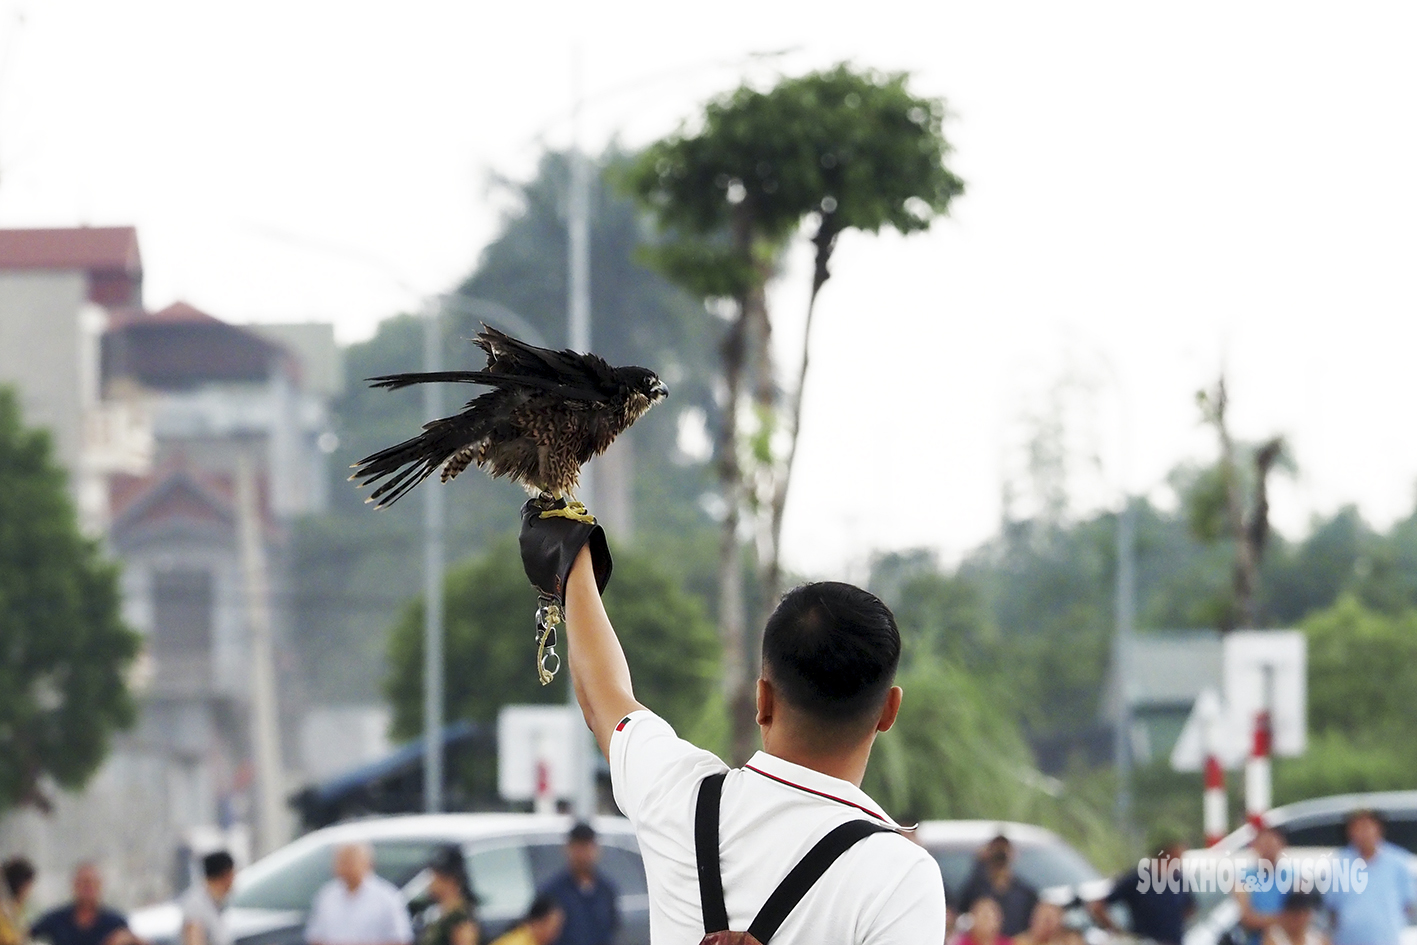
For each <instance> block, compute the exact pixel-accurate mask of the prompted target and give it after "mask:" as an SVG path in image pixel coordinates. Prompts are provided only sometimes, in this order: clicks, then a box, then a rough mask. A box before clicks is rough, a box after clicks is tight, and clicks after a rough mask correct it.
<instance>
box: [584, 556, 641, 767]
mask: <svg viewBox="0 0 1417 945" xmlns="http://www.w3.org/2000/svg"><path fill="white" fill-rule="evenodd" d="M566 636H567V637H568V638H569V639H568V640H567V641H566V645H567V647H568V648H569V652H568V659H569V661H570V665H571V681H572V682H573V683H574V684H575V687H576V700H577V701H578V702H580V704H581V712H583V713H585V720H586V724H587V725H589V726H590V730H591V731H592V732H594V733H595V740H596V743H597V744H599V745H600V750H601V752H603V753H604V754H605V755H606V757H609V754H610V736H611V734H612V733H613V732H614V731H615V726H616V725H618V724H619V723H620V720H621V719H623V718H624V717H625V716H627V715H629V714H630V713H631V712H634V711H635V710H636V709H643V708H644V706H642V705H640V704H639V703H638V702H636V701H635V691H634V687H633V686H632V685H631V684H630V664H629V663H627V662H625V651H624V650H623V649H621V648H620V639H619V638H618V637H616V636H615V628H614V627H612V626H611V625H610V617H609V616H607V615H606V613H605V605H604V603H603V602H602V601H601V599H600V591H599V590H598V589H597V588H596V583H595V570H594V568H593V567H592V565H591V556H590V548H589V547H583V548H581V550H580V553H579V554H578V555H577V556H576V563H575V564H574V565H573V566H572V568H571V574H570V578H569V579H568V580H567V582H566Z"/></svg>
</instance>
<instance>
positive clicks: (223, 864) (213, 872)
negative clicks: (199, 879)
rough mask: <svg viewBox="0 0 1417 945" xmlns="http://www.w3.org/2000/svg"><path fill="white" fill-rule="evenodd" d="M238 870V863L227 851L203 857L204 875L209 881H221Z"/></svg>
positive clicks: (219, 851)
mask: <svg viewBox="0 0 1417 945" xmlns="http://www.w3.org/2000/svg"><path fill="white" fill-rule="evenodd" d="M234 869H236V861H235V860H233V859H232V858H231V854H230V853H227V852H226V851H225V850H218V851H216V852H215V853H208V854H207V855H206V856H204V857H202V875H203V876H205V877H206V878H207V879H220V878H221V877H223V876H225V875H226V874H227V873H230V872H231V871H232V870H234Z"/></svg>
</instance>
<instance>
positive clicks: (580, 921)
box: [542, 823, 620, 945]
mask: <svg viewBox="0 0 1417 945" xmlns="http://www.w3.org/2000/svg"><path fill="white" fill-rule="evenodd" d="M599 862H600V844H598V843H597V842H596V839H595V830H594V828H592V827H591V825H590V824H584V823H582V824H576V825H575V826H574V827H572V828H571V832H570V835H569V836H568V837H567V838H566V870H565V872H563V873H561V874H559V875H558V876H556V877H555V878H554V879H552V880H551V882H549V883H547V884H546V888H545V889H544V890H542V891H543V892H545V893H547V894H549V895H550V896H551V898H553V899H555V900H556V901H557V902H558V903H560V905H561V911H562V912H563V913H564V914H565V925H564V926H563V927H562V929H561V934H560V937H558V938H557V939H556V945H610V941H611V939H613V938H614V937H615V930H616V929H617V928H619V926H620V905H619V898H620V892H619V890H617V889H616V888H615V884H614V883H612V882H611V881H610V880H608V879H606V878H605V877H604V876H602V875H600V872H599V871H598V870H597V869H596V868H595V867H596V864H597V863H599Z"/></svg>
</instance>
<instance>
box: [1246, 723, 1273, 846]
mask: <svg viewBox="0 0 1417 945" xmlns="http://www.w3.org/2000/svg"><path fill="white" fill-rule="evenodd" d="M1273 747H1274V724H1273V721H1272V719H1271V718H1270V714H1269V709H1268V708H1264V709H1261V710H1260V711H1258V712H1256V713H1255V737H1254V742H1253V743H1252V745H1251V747H1250V757H1249V760H1247V761H1246V762H1245V819H1246V820H1247V821H1249V823H1250V825H1251V826H1252V827H1254V828H1255V829H1256V830H1258V829H1260V828H1261V827H1263V826H1264V817H1265V814H1267V813H1269V805H1270V796H1271V795H1270V766H1269V756H1270V752H1271V750H1272V749H1273Z"/></svg>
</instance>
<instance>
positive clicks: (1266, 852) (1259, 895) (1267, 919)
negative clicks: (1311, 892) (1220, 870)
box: [1235, 827, 1288, 945]
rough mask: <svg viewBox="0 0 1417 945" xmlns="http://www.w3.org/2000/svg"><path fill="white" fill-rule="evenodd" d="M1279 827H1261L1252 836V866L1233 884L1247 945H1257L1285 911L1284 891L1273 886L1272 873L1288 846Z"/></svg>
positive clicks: (1274, 883) (1277, 886) (1278, 886)
mask: <svg viewBox="0 0 1417 945" xmlns="http://www.w3.org/2000/svg"><path fill="white" fill-rule="evenodd" d="M1287 839H1288V838H1287V837H1285V835H1284V830H1283V829H1282V828H1280V827H1262V828H1260V831H1259V833H1257V834H1255V839H1254V842H1252V843H1251V844H1250V848H1251V849H1253V850H1254V851H1255V865H1254V866H1253V867H1252V868H1250V869H1248V870H1246V871H1245V875H1244V877H1243V879H1242V881H1241V882H1237V883H1236V884H1235V901H1236V902H1238V903H1239V904H1240V925H1241V927H1243V928H1244V929H1245V931H1246V932H1247V933H1248V934H1247V935H1246V941H1247V942H1248V943H1249V945H1260V941H1261V940H1262V939H1263V938H1264V932H1265V929H1267V928H1269V927H1270V926H1271V925H1273V924H1274V923H1275V922H1277V921H1278V920H1279V914H1280V912H1281V911H1283V909H1284V895H1285V893H1284V890H1283V889H1281V888H1280V887H1281V885H1283V884H1281V883H1277V882H1275V878H1274V869H1275V867H1276V866H1278V865H1279V860H1280V858H1281V857H1282V856H1283V855H1284V846H1285V843H1286V842H1287Z"/></svg>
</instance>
